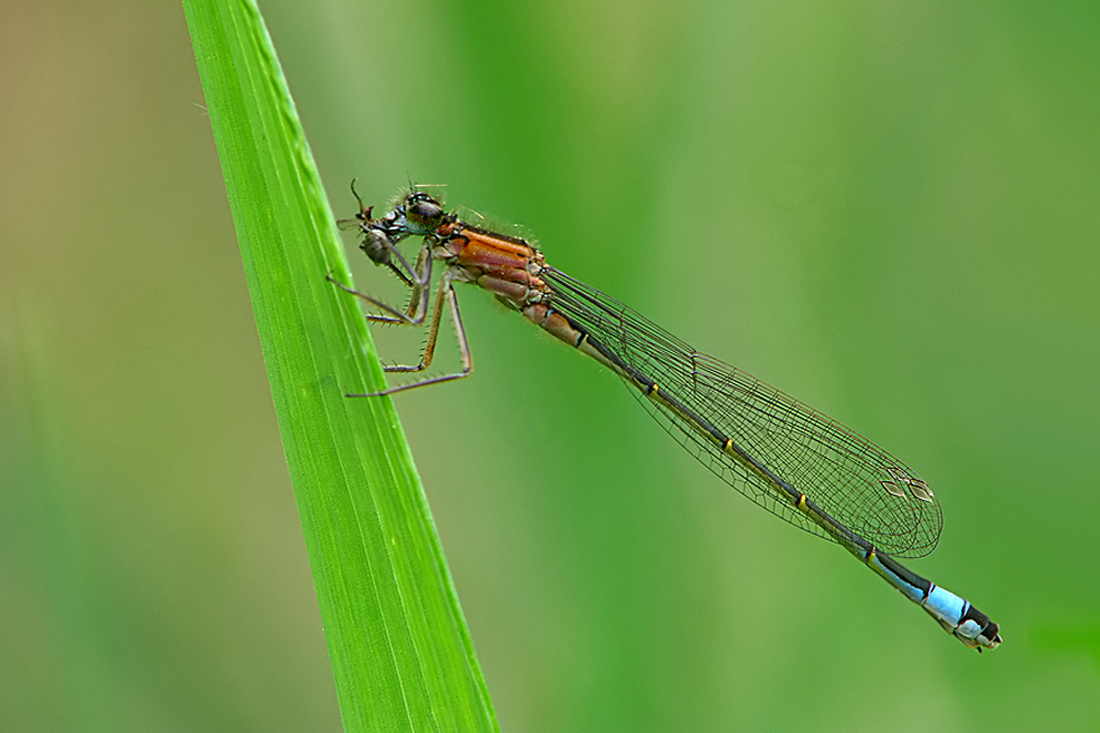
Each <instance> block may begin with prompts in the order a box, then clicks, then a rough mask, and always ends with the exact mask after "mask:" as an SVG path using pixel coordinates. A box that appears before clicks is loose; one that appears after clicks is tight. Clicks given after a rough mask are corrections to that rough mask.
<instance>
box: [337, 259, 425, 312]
mask: <svg viewBox="0 0 1100 733" xmlns="http://www.w3.org/2000/svg"><path fill="white" fill-rule="evenodd" d="M394 251H395V252H396V250H394ZM402 262H404V258H402ZM405 265H406V267H407V266H408V263H407V262H405ZM416 265H417V270H416V271H415V272H414V277H413V278H412V279H411V280H410V279H408V278H404V277H402V279H403V280H405V282H407V283H409V285H410V287H411V288H412V293H411V294H410V297H409V304H408V306H406V308H405V310H404V311H399V310H397V309H396V308H394V307H393V306H391V305H389V304H388V303H384V302H382V301H381V300H378V299H377V298H374V297H372V296H370V295H367V294H366V293H361V292H359V291H358V290H355V289H354V288H349V287H348V286H347V285H344V284H343V283H341V282H339V281H338V280H336V278H334V277H333V276H332V273H329V274H328V275H325V279H326V280H328V281H329V282H330V283H332V284H333V285H335V286H336V287H338V288H340V289H341V290H343V291H344V292H346V293H351V294H352V295H354V296H355V297H357V298H360V299H361V300H365V301H367V302H368V303H370V304H371V305H373V306H374V307H376V308H381V309H382V310H383V311H385V312H386V313H388V314H390V315H380V314H375V313H364V314H363V316H364V317H365V318H366V319H367V320H368V321H371V322H374V323H393V324H397V325H402V326H422V325H424V316H425V315H427V312H428V284H429V283H430V282H431V279H432V258H431V255H430V253H429V251H428V246H427V245H425V246H424V247H421V249H420V254H419V255H418V256H417V260H416ZM391 269H394V271H395V272H397V270H396V269H395V268H393V267H392V265H391ZM410 271H412V270H411V268H410ZM398 274H400V273H398Z"/></svg>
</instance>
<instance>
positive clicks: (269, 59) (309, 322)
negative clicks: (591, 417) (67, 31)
mask: <svg viewBox="0 0 1100 733" xmlns="http://www.w3.org/2000/svg"><path fill="white" fill-rule="evenodd" d="M183 6H184V10H185V13H186V15H187V22H188V26H189V28H190V32H191V40H192V43H193V45H194V49H195V58H196V61H197V63H198V68H199V74H200V76H201V79H202V86H203V90H204V93H205V96H206V103H207V106H208V109H209V111H210V120H211V124H212V125H213V129H214V138H215V142H216V143H217V148H218V155H219V156H220V159H221V164H222V171H223V174H224V176H225V184H226V190H227V193H228V196H229V202H230V206H231V208H232V211H233V218H234V221H235V223H236V228H237V237H238V240H239V242H240V247H241V255H242V257H243V259H244V269H245V274H246V276H247V279H248V288H249V292H250V293H251V297H252V305H253V309H254V311H255V314H256V325H257V328H258V330H259V335H260V342H261V345H262V348H263V355H264V360H265V362H266V365H267V370H268V375H269V377H270V380H271V391H272V396H273V398H274V402H275V409H276V413H277V415H278V419H279V427H280V430H281V432H282V438H283V446H284V449H285V450H286V457H287V464H288V466H289V469H290V476H291V479H292V481H293V483H294V493H295V497H296V499H297V503H298V511H299V515H300V518H301V521H302V528H303V531H304V533H305V540H306V548H307V551H308V553H309V559H310V564H311V567H312V569H313V579H314V584H315V586H316V590H317V599H318V602H319V604H320V608H321V617H322V619H323V621H324V626H325V636H326V639H327V642H328V649H329V656H330V659H331V662H332V668H333V675H334V677H335V681H336V691H337V696H338V698H339V704H340V710H341V715H342V717H343V722H344V727H345V729H346V730H352V731H360V730H386V731H398V730H414V729H415V730H462V731H475V730H497V723H496V719H495V716H494V713H493V710H492V707H491V704H490V701H489V695H488V690H487V688H486V685H485V682H484V679H483V677H482V674H481V670H480V668H479V666H478V663H477V658H476V656H475V654H474V649H473V644H472V642H471V640H470V635H469V631H468V629H467V627H466V622H465V619H464V618H463V616H462V612H461V609H460V607H459V603H458V598H457V595H456V593H455V590H454V586H453V583H452V581H451V577H450V574H449V572H448V570H447V566H446V563H445V561H444V557H443V551H442V548H441V546H440V543H439V538H438V536H437V534H436V531H435V526H434V524H433V522H432V518H431V515H430V513H429V509H428V505H427V501H426V499H425V497H424V493H423V489H422V487H421V485H420V481H419V478H418V477H417V474H416V470H415V467H414V465H413V461H412V456H411V454H410V452H409V449H408V446H407V444H406V442H405V438H404V435H403V433H402V432H401V427H400V423H399V421H398V418H397V415H396V413H395V412H394V408H393V403H392V402H391V401H390V400H389V399H388V398H379V399H360V400H350V399H347V398H345V397H344V393H345V392H349V391H351V392H362V391H369V390H372V389H378V388H380V387H381V386H382V385H383V383H384V378H383V374H382V372H381V370H380V368H379V365H378V361H377V359H376V358H375V356H374V351H373V345H372V343H371V341H370V338H369V335H368V333H367V329H366V324H365V322H364V320H363V317H362V314H361V312H360V310H359V304H358V303H357V302H356V301H355V299H354V298H350V297H347V296H346V295H344V294H342V293H339V292H338V291H337V289H336V288H335V287H333V286H332V285H331V284H330V283H329V282H327V281H326V280H325V275H326V273H329V272H331V273H332V274H333V275H334V276H335V277H337V278H339V279H340V280H341V281H343V282H345V283H350V282H351V280H350V275H349V272H348V268H347V261H346V260H345V258H344V254H343V248H342V245H341V244H340V240H339V237H338V234H337V232H336V230H335V226H334V220H333V216H332V212H331V211H330V210H329V207H328V203H327V201H326V199H325V195H324V190H323V188H322V186H321V183H320V178H319V176H318V174H317V170H316V167H315V165H314V162H313V156H312V154H311V153H310V150H309V147H308V145H307V144H306V140H305V137H304V134H303V132H302V129H301V125H300V123H299V120H298V114H297V111H296V110H295V107H294V103H293V101H292V99H291V98H290V93H289V90H288V88H287V85H286V81H285V79H284V78H283V74H282V70H281V68H280V67H279V63H278V59H277V58H276V56H275V51H274V48H273V47H272V44H271V39H270V37H269V36H268V34H267V30H266V28H265V26H264V24H263V19H262V18H261V16H260V13H259V10H258V8H257V7H256V5H255V3H254V2H253V0H229V1H228V2H226V1H223V2H216V1H215V0H184V3H183ZM364 380H365V381H364ZM272 500H273V501H274V500H277V497H272Z"/></svg>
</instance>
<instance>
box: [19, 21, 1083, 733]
mask: <svg viewBox="0 0 1100 733" xmlns="http://www.w3.org/2000/svg"><path fill="white" fill-rule="evenodd" d="M261 7H262V10H263V11H264V13H265V16H266V18H267V21H268V24H269V28H270V30H271V34H272V36H273V38H274V41H275V44H276V47H277V48H278V49H279V53H280V57H281V60H282V62H283V66H284V70H285V72H286V74H287V78H288V81H289V84H290V88H291V91H292V92H293V93H294V95H295V97H296V100H297V102H298V108H299V112H300V114H301V116H302V120H303V123H304V125H305V128H306V132H307V134H308V135H309V136H310V142H311V144H312V146H313V152H314V154H315V156H316V158H317V161H318V164H319V166H320V169H321V173H322V176H323V177H324V180H325V184H326V187H327V189H328V191H329V194H330V196H331V197H332V200H333V205H334V207H335V208H336V209H337V210H338V211H342V212H345V213H346V214H348V215H350V214H351V213H352V212H353V211H354V201H353V199H352V198H351V196H350V194H349V193H347V188H346V187H347V183H348V181H350V180H351V178H352V177H353V176H358V177H359V184H358V188H359V191H360V193H361V194H362V195H363V196H364V198H365V199H366V200H367V202H368V203H370V202H377V203H383V202H384V200H385V199H387V198H388V197H389V196H390V195H391V194H393V193H394V192H395V191H396V190H397V189H398V188H399V187H401V186H402V185H404V184H405V182H406V180H407V178H408V176H410V175H411V176H413V177H414V178H415V179H416V180H417V181H419V182H425V183H448V184H449V188H448V193H447V196H448V198H449V200H450V201H451V202H452V203H454V204H464V205H467V206H470V207H473V208H474V209H476V210H478V211H479V212H482V213H485V214H487V215H488V214H489V213H490V212H491V213H492V214H496V215H499V216H501V217H503V218H505V219H507V220H510V221H513V222H516V223H522V224H523V225H525V226H526V227H528V228H529V229H530V231H531V232H533V233H535V234H536V235H537V239H538V240H539V242H540V243H541V246H542V247H543V248H544V250H545V251H546V252H547V253H548V255H549V257H550V259H551V261H552V262H553V263H554V264H555V265H557V266H558V267H560V268H561V269H563V270H565V271H566V272H569V273H570V274H573V275H575V276H577V277H580V278H581V279H584V280H586V281H588V282H590V283H592V284H594V285H596V286H598V287H600V288H601V289H603V290H605V291H606V292H608V293H610V294H612V295H614V296H616V297H618V298H620V299H622V300H624V301H626V302H628V303H630V304H632V305H634V306H635V307H637V308H638V309H639V310H641V311H642V312H643V313H646V314H648V315H650V316H651V317H653V318H654V319H655V320H657V321H658V322H659V323H661V324H662V325H664V326H666V327H668V328H669V329H670V330H672V331H674V332H675V333H677V334H679V335H681V336H682V337H683V338H685V339H686V340H688V341H689V342H691V343H693V344H695V345H696V346H698V347H699V348H700V349H702V350H704V351H707V352H710V353H713V354H715V355H717V356H719V357H720V358H723V359H724V360H726V361H729V362H731V363H733V364H736V365H738V366H740V367H742V368H744V369H747V370H748V371H750V372H751V373H753V374H755V375H757V376H759V377H761V378H763V379H765V380H767V381H769V382H771V383H773V384H776V385H778V386H780V387H782V388H784V389H785V390H787V391H789V392H791V393H792V394H794V395H795V396H797V397H799V398H800V399H802V400H804V401H806V402H808V403H810V404H812V405H814V406H815V407H818V408H819V409H822V410H824V411H825V412H827V413H829V414H830V415H833V416H834V417H836V418H838V419H840V420H842V421H843V422H846V423H848V424H849V425H851V426H852V427H854V428H855V429H857V430H859V431H860V432H862V433H864V434H865V435H867V436H868V437H870V438H871V439H873V440H875V441H876V442H879V443H881V444H883V445H884V446H886V447H887V448H888V449H890V450H891V451H892V452H894V453H896V454H898V455H899V456H901V457H902V458H903V459H904V460H905V461H907V462H908V463H910V464H911V465H913V466H914V467H915V468H916V469H917V470H919V471H920V472H921V473H922V474H923V475H924V476H925V478H926V479H928V480H929V482H930V484H931V485H932V486H933V487H934V489H935V490H936V492H937V494H938V496H939V497H940V499H941V501H942V503H943V505H944V508H945V514H946V522H945V524H946V526H945V531H944V535H943V538H942V540H941V543H940V547H939V550H938V551H937V552H936V553H935V554H934V555H933V556H931V557H929V558H927V559H924V560H921V561H916V562H914V563H912V567H913V569H914V570H916V571H918V572H920V573H921V574H923V575H926V576H928V577H931V578H933V579H934V580H936V581H937V582H940V583H943V584H944V585H945V586H947V587H948V588H951V589H953V590H955V591H957V592H959V593H961V594H963V595H965V596H967V597H969V598H970V599H972V600H973V601H974V602H975V603H976V605H978V607H979V608H981V609H983V610H984V611H986V612H987V613H989V614H990V615H991V616H992V617H993V618H994V619H995V620H996V621H998V622H1000V623H1001V625H1002V628H1003V636H1004V638H1005V644H1004V646H1002V647H1001V648H1000V649H999V650H997V651H996V652H994V653H992V654H985V655H981V656H979V655H977V654H974V653H973V652H970V651H968V650H966V649H965V648H963V647H962V646H961V645H959V644H958V643H957V642H955V641H954V640H952V639H951V638H950V637H948V636H946V635H945V634H943V632H942V631H940V630H939V629H938V628H937V627H936V625H935V624H934V623H933V622H932V621H931V620H930V619H928V618H927V617H926V616H925V614H923V613H922V612H921V611H919V610H918V609H917V608H915V607H913V606H912V605H911V604H909V603H908V602H906V601H905V600H904V599H902V598H901V597H900V596H898V595H897V594H896V593H893V592H891V591H890V590H889V589H888V587H887V586H886V585H885V584H883V583H882V582H881V581H879V580H877V579H875V578H874V577H873V576H872V575H871V574H870V573H868V572H867V571H866V570H865V569H862V568H860V567H859V565H858V563H856V562H854V561H852V559H851V558H850V557H848V556H847V555H846V554H845V553H844V552H843V551H841V550H840V549H839V548H837V547H835V546H832V545H830V544H827V543H825V542H823V541H821V540H818V539H815V538H813V537H811V536H809V535H806V534H804V533H801V532H798V531H796V530H794V529H793V528H791V527H790V526H788V525H786V524H784V523H783V522H781V521H779V520H777V519H776V518H774V517H772V516H771V515H769V514H767V513H766V512H763V511H760V510H759V509H758V508H756V507H755V506H753V505H752V504H751V503H749V502H747V501H746V500H744V499H743V498H742V497H740V496H739V495H737V494H735V493H734V492H733V491H731V490H730V489H728V487H726V486H725V485H724V484H722V483H721V482H720V481H718V480H717V479H715V478H714V477H713V476H712V475H711V474H710V473H709V472H707V471H706V470H704V469H703V468H701V467H700V466H698V465H697V464H696V463H695V462H694V461H692V459H691V458H690V457H689V456H688V455H687V454H686V453H684V452H683V451H682V450H680V449H679V448H678V447H677V446H676V445H675V444H674V443H673V442H672V441H670V440H669V439H668V438H667V436H665V435H664V434H663V433H662V431H661V430H659V429H658V427H657V426H656V425H655V424H654V423H653V422H652V421H651V420H650V419H649V418H647V417H646V416H645V415H644V411H642V410H640V409H638V407H637V406H636V405H635V404H633V402H634V400H633V398H632V397H631V396H630V394H629V392H628V391H627V390H626V389H623V388H622V387H621V386H619V384H618V383H617V380H616V379H615V378H614V377H613V376H612V375H611V374H609V373H607V372H606V371H603V370H601V369H599V368H598V367H597V366H596V365H594V364H592V363H590V362H588V361H587V360H585V359H582V358H579V357H578V356H577V355H576V354H574V353H572V352H571V351H570V350H569V349H567V348H565V347H563V346H561V345H560V344H557V343H555V342H553V340H552V339H550V338H549V337H546V336H545V335H543V334H540V333H538V332H537V329H534V328H532V327H531V326H530V325H529V324H526V323H524V322H523V321H522V319H520V318H518V317H516V316H515V315H514V314H510V313H508V312H506V311H504V309H502V308H501V307H499V306H497V305H496V304H495V303H493V302H491V299H489V298H487V297H485V296H484V295H483V294H481V293H478V292H475V291H473V290H469V291H468V292H467V291H463V292H461V293H460V297H461V299H462V304H463V313H464V316H465V320H466V326H467V330H468V332H469V335H470V339H471V341H472V344H473V348H474V358H475V363H476V369H475V374H474V376H473V377H472V378H471V379H469V380H466V381H464V382H462V383H459V384H453V385H449V386H446V387H439V388H434V389H430V390H420V391H416V392H414V393H410V394H406V395H401V396H400V398H399V409H400V411H401V414H402V419H403V421H404V424H405V427H406V429H407V431H408V433H409V437H410V440H411V443H412V446H413V451H414V454H415V455H416V456H417V461H418V465H419V468H420V470H421V474H422V477H423V481H424V485H425V487H426V490H427V493H428V496H429V499H430V501H431V504H432V508H433V512H434V516H435V520H436V523H437V525H438V527H439V530H440V533H441V535H442V538H443V544H444V547H445V549H446V552H447V557H448V560H449V562H450V567H451V570H452V572H453V574H454V577H455V580H456V583H457V586H458V591H459V594H460V597H461V600H462V604H463V608H464V609H465V612H466V616H467V620H468V622H469V624H470V627H471V631H472V634H473V639H474V642H475V644H476V647H477V650H478V655H479V658H480V660H481V663H482V666H483V668H484V672H485V675H486V678H487V680H488V684H489V689H490V692H491V693H492V696H493V701H494V704H495V707H496V710H497V714H498V716H499V719H500V722H501V725H502V727H503V728H504V729H505V730H508V731H576V730H585V731H618V730H621V731H667V730H698V731H723V730H782V729H800V730H811V729H812V730H845V731H859V730H881V729H883V728H889V729H891V730H998V731H999V730H1096V729H1097V728H1098V727H1100V580H1098V574H1097V571H1096V569H1095V567H1094V563H1093V562H1092V560H1093V557H1094V556H1095V554H1096V549H1097V547H1098V540H1097V537H1098V536H1100V534H1098V530H1097V529H1096V517H1097V515H1098V513H1100V491H1098V488H1100V482H1098V480H1097V478H1096V476H1097V471H1096V469H1095V467H1094V465H1093V462H1094V461H1095V458H1096V456H1097V455H1098V448H1097V438H1098V437H1100V429H1098V428H1097V421H1096V416H1097V414H1098V413H1100V388H1098V387H1097V374H1096V372H1097V363H1098V361H1100V298H1098V296H1097V282H1096V281H1097V276H1098V274H1100V255H1098V254H1097V245H1098V244H1100V213H1098V212H1100V206H1098V204H1100V146H1098V145H1097V139H1098V138H1097V130H1098V129H1100V93H1098V92H1100V89H1098V87H1100V83H1098V80H1100V76H1098V74H1097V69H1098V68H1100V50H1098V49H1100V46H1098V44H1097V43H1096V37H1095V28H1096V27H1097V20H1098V17H1097V16H1098V13H1097V10H1096V9H1095V5H1092V6H1086V5H1084V4H1082V5H1081V6H1080V7H1079V8H1074V7H1072V6H1063V7H1060V8H1058V9H1055V8H1053V7H1052V6H1047V5H1044V4H1039V3H1030V4H1025V3H1014V4H1004V3H968V4H966V5H965V6H960V5H958V4H956V3H947V2H933V3H931V4H929V3H921V4H918V5H917V6H913V7H910V6H906V5H903V4H896V3H805V2H790V3H776V2H769V3H758V2H757V3H725V2H694V3H672V2H665V3H627V2H620V3H612V2H560V1H559V2H529V3H523V4H519V3H479V4H466V3H447V2H441V1H440V2H413V3H396V2H386V3H364V2H341V1H340V0H332V1H330V2H316V3H310V4H302V3H291V2H286V0H280V1H278V2H276V1H274V0H271V1H268V2H263V3H262V6H261ZM0 131H2V134H0V166H2V169H3V176H0V231H2V238H0V729H3V730H12V731H23V730H27V731H38V730H44V731H53V730H56V731H68V730H82V731H83V730H105V731H106V730H110V731H116V730H141V731H153V730H156V731H185V730H186V731H191V730H196V731H200V730H201V731H222V730H224V731H245V730H256V731H276V730H278V731H306V730H308V731H323V730H338V729H339V726H340V724H339V718H338V714H337V709H336V700H335V695H334V693H333V690H332V678H331V674H330V671H329V668H328V660H327V657H326V652H325V645H324V640H323V637H322V631H321V628H320V619H319V615H318V612H317V609H316V602H315V599H314V597H313V593H312V586H311V578H310V574H309V568H308V566H307V563H306V558H305V553H304V548H303V544H302V537H301V532H300V529H299V525H298V518H297V515H296V512H295V505H294V500H293V496H292V493H291V490H290V486H289V483H288V480H287V477H286V469H285V464H284V461H283V457H282V450H281V446H280V444H279V437H278V432H277V429H276V425H275V420H274V414H273V411H272V407H271V402H270V395H269V391H268V385H267V381H266V375H265V372H264V368H263V364H262V361H261V358H260V351H259V346H258V342H257V339H256V335H255V328H254V324H253V320H252V313H251V308H250V304H249V300H248V293H247V291H246V289H245V284H244V278H243V275H242V272H241V264H240V257H239V254H238V251H237V247H236V242H235V237H234V232H233V225H232V222H231V220H230V217H229V209H228V205H227V203H226V200H225V191H224V187H223V184H222V180H221V174H220V169H219V164H218V160H217V157H216V155H215V151H214V146H213V141H212V137H211V132H210V126H209V121H208V119H207V117H206V114H205V111H204V108H203V98H202V92H201V89H200V87H199V82H198V76H197V73H196V70H195V65H194V59H193V56H192V51H191V47H190V43H189V39H188V34H187V28H186V26H185V24H184V19H183V13H182V11H181V10H180V8H179V7H178V6H176V5H175V4H173V3H139V2H129V3H106V4H95V5H92V4H81V3H58V4H50V3H32V2H27V0H15V1H14V2H9V3H7V4H6V5H5V13H4V21H3V24H0ZM348 246H349V248H352V247H353V240H352V239H351V238H350V237H349V238H348ZM352 257H353V259H354V261H355V263H356V266H357V268H358V269H357V281H358V283H359V285H360V286H361V287H364V288H365V289H372V288H373V289H374V290H375V291H376V292H383V293H386V292H391V291H387V290H386V289H385V280H386V278H385V276H384V273H381V272H378V271H374V270H373V269H372V268H371V267H369V264H364V263H363V259H364V258H362V256H361V255H360V254H359V253H358V252H353V253H352ZM392 335H393V334H381V335H380V336H379V342H380V345H381V346H382V348H383V350H384V353H386V354H387V355H389V356H391V358H392V359H393V360H394V361H401V360H404V359H407V358H408V357H409V356H410V353H411V352H414V351H415V349H416V345H417V344H416V340H415V338H414V339H413V340H412V341H402V340H401V339H399V338H390V336H392ZM450 358H451V359H452V361H453V360H454V357H453V355H452V356H451V357H450ZM445 366H447V363H446V362H444V363H443V364H441V367H445Z"/></svg>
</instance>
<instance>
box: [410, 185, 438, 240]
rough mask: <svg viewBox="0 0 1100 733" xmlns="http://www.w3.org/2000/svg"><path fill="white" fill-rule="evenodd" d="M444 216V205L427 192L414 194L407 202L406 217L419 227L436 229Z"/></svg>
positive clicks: (426, 229)
mask: <svg viewBox="0 0 1100 733" xmlns="http://www.w3.org/2000/svg"><path fill="white" fill-rule="evenodd" d="M442 218H443V207H442V206H440V205H439V202H438V201H436V200H435V199H433V198H432V197H431V196H428V195H427V194H423V193H417V194H413V195H412V196H410V197H409V200H408V202H407V203H406V204H405V219H406V220H407V221H408V222H409V223H410V224H412V225H413V226H414V227H415V228H417V229H420V230H423V231H430V230H432V229H435V228H436V227H437V226H439V223H440V220H441V219H442Z"/></svg>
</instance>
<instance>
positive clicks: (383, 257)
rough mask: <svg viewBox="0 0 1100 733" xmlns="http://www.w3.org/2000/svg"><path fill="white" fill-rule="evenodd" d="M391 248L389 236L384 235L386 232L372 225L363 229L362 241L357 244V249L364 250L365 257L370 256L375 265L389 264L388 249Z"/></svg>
mask: <svg viewBox="0 0 1100 733" xmlns="http://www.w3.org/2000/svg"><path fill="white" fill-rule="evenodd" d="M392 248H393V244H391V243H390V238H389V237H388V236H386V233H385V232H382V231H379V230H378V229H375V228H373V227H369V228H367V229H365V231H364V232H363V241H362V242H361V243H360V244H359V249H361V250H363V251H364V252H366V254H367V257H370V259H371V261H372V262H374V264H376V265H388V264H390V250H391V249H392Z"/></svg>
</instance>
